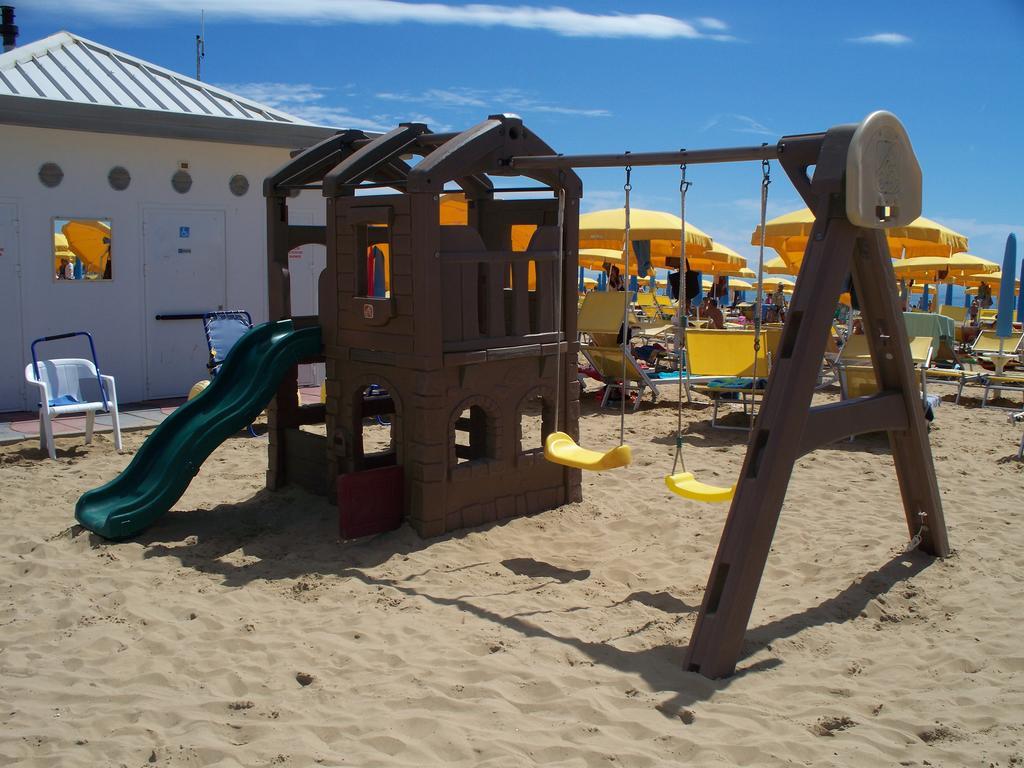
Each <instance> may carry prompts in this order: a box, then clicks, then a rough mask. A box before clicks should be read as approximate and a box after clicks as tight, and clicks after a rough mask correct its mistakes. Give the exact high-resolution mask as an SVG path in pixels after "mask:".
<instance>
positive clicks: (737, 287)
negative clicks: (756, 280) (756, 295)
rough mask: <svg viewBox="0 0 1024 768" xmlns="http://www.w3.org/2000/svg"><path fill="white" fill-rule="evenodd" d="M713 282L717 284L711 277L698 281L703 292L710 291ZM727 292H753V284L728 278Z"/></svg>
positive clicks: (735, 278) (739, 279) (737, 278)
mask: <svg viewBox="0 0 1024 768" xmlns="http://www.w3.org/2000/svg"><path fill="white" fill-rule="evenodd" d="M715 282H717V281H716V280H714V278H711V277H702V278H701V279H700V284H701V285H702V286H704V290H705V291H708V290H711V287H712V286H713V285H714V284H715ZM729 290H730V291H752V290H754V285H753V283H749V282H747V281H746V280H743V279H741V278H739V277H730V278H729ZM783 290H785V289H783Z"/></svg>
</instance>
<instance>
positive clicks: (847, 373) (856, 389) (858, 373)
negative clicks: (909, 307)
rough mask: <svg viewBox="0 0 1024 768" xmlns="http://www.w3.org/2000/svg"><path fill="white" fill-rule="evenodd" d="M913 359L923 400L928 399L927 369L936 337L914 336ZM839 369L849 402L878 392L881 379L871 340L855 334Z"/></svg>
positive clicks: (841, 390)
mask: <svg viewBox="0 0 1024 768" xmlns="http://www.w3.org/2000/svg"><path fill="white" fill-rule="evenodd" d="M909 343H910V357H911V359H912V360H913V361H914V366H915V368H916V371H915V373H916V376H917V381H918V384H920V385H921V397H922V398H927V396H928V391H927V388H928V384H927V376H926V375H925V374H924V371H925V369H927V367H928V365H929V364H930V363H931V359H932V350H933V347H932V343H933V340H932V337H930V336H913V337H911V338H910V339H909ZM837 366H838V368H839V390H840V392H841V393H842V398H843V399H844V400H845V399H847V398H851V397H863V396H865V395H873V394H875V393H876V392H878V380H877V378H876V377H875V369H874V368H873V367H872V365H871V352H870V350H869V349H868V337H867V336H865V335H863V334H855V335H853V336H850V337H849V338H848V339H847V340H846V344H844V345H843V348H842V350H841V351H840V353H839V360H838V361H837Z"/></svg>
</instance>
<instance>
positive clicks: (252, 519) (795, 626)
mask: <svg viewBox="0 0 1024 768" xmlns="http://www.w3.org/2000/svg"><path fill="white" fill-rule="evenodd" d="M715 432H717V430H715ZM722 439H729V438H724V437H723V438H722ZM883 439H884V438H883ZM493 525H501V523H495V524H492V525H491V526H483V527H481V528H476V529H473V530H470V531H462V532H458V533H454V534H449V535H447V536H443V537H440V538H438V539H433V540H430V541H424V540H422V539H420V538H419V537H418V536H417V535H416V534H415V532H414V531H412V529H411V528H410V527H409V526H408V525H405V526H403V527H402V528H400V529H398V530H396V531H392V532H390V533H386V534H381V535H379V536H374V537H368V538H366V539H360V540H356V541H346V542H340V543H339V542H338V541H337V534H336V531H337V528H336V526H337V512H336V509H335V508H334V507H333V506H331V505H329V504H327V503H326V501H324V500H322V499H320V498H318V497H315V496H312V495H309V494H306V493H305V492H303V491H301V490H299V489H288V490H286V491H281V492H269V491H261V492H259V493H257V494H256V495H255V496H254V497H253V498H251V499H249V500H247V501H245V502H241V503H238V504H231V505H221V506H218V507H215V508H213V509H209V510H204V509H199V510H193V511H189V512H175V513H171V514H169V515H167V516H165V517H164V518H163V519H162V520H161V521H159V522H158V523H157V524H156V525H154V526H153V527H152V528H151V529H150V530H148V531H146V532H145V533H144V534H143V535H142V536H140V537H138V538H137V539H136V540H135V541H136V542H138V543H140V544H142V545H143V546H144V547H145V548H146V552H145V557H147V558H158V557H171V558H174V559H176V560H178V561H179V562H180V563H181V565H183V566H185V567H188V568H193V569H195V570H196V571H199V572H202V573H207V574H213V575H216V576H218V577H220V578H221V579H222V580H223V583H224V584H225V585H227V586H231V587H244V586H245V585H246V584H249V583H250V582H252V581H255V580H267V581H275V580H284V579H297V578H300V577H302V576H306V575H309V574H311V573H320V574H333V575H335V576H337V577H340V578H350V579H356V580H358V581H360V582H362V583H364V584H366V585H367V586H368V587H373V588H377V587H385V588H388V589H392V590H395V591H397V592H400V593H402V594H403V595H406V596H408V597H411V598H417V599H421V600H426V601H428V602H430V603H432V604H435V605H438V606H443V607H445V608H449V609H451V610H455V611H461V612H463V613H465V614H469V615H471V616H473V617H475V618H477V619H479V620H480V621H485V622H491V623H494V624H500V625H502V626H504V627H506V628H508V629H510V630H512V631H515V632H518V633H519V634H521V635H522V636H523V637H528V638H539V639H543V640H548V641H554V642H557V643H561V644H563V645H565V646H567V647H570V648H573V649H575V650H576V651H578V652H579V653H581V654H583V655H585V656H587V657H588V658H589V659H591V660H592V661H593V662H594V663H597V664H601V665H605V666H608V667H610V668H613V669H616V670H619V671H621V672H624V673H627V674H631V675H636V676H638V677H640V678H641V679H643V680H644V682H645V683H646V684H647V685H648V686H649V687H650V689H651V690H652V691H654V692H657V693H663V694H668V697H667V698H666V699H665V700H663V701H662V702H661V703H660V704H658V709H659V711H661V712H662V713H663V714H665V715H666V716H668V717H677V716H679V717H688V716H689V715H688V714H687V713H685V712H684V710H685V708H686V707H688V706H690V705H692V704H694V703H696V702H698V701H701V700H705V699H707V698H708V697H710V696H712V695H714V694H715V693H716V692H718V691H722V690H724V689H726V688H727V687H728V686H729V685H730V684H731V683H732V682H733V681H735V680H737V679H740V678H742V677H743V676H745V675H749V674H752V673H756V672H761V671H765V670H769V669H772V668H774V667H777V666H779V665H780V664H782V661H781V660H780V659H779V658H777V657H770V658H762V659H759V660H758V661H756V662H753V663H747V659H749V658H750V657H751V656H752V655H754V654H756V653H760V652H762V651H765V649H769V652H770V644H771V643H772V642H773V641H776V640H779V639H781V638H786V637H791V636H793V635H795V634H797V633H799V632H801V631H802V630H804V629H807V628H809V627H814V626H821V625H825V624H830V623H839V622H844V621H848V620H850V619H853V618H855V617H857V616H858V615H859V614H860V613H861V611H863V610H864V608H865V607H866V606H867V605H868V603H869V602H870V601H871V600H872V599H874V598H875V597H877V596H878V595H881V594H884V593H885V592H887V591H888V590H890V589H892V588H893V586H894V585H896V584H899V583H900V582H902V581H904V580H906V579H909V578H912V577H913V576H914V575H916V574H917V573H919V572H920V571H921V570H922V569H923V568H925V567H926V566H927V565H928V564H930V563H931V562H932V558H930V557H928V556H926V555H924V554H921V553H919V552H912V553H909V554H901V555H899V556H897V557H894V558H892V559H891V560H890V561H889V562H887V563H885V564H884V565H882V566H881V567H880V568H878V569H877V570H874V571H871V572H869V573H867V574H866V575H865V576H864V577H863V578H861V579H860V580H858V581H856V582H854V583H852V584H850V586H849V587H847V588H846V589H844V590H843V591H842V592H840V593H839V594H837V595H835V596H834V597H831V598H828V599H827V600H824V601H823V602H821V603H820V604H818V605H814V606H810V607H808V608H806V609H805V610H803V611H801V612H800V613H795V614H792V615H790V616H787V617H785V618H782V619H778V620H775V621H772V622H770V623H768V624H764V625H762V626H758V627H753V628H750V629H748V631H747V635H746V640H745V642H744V645H743V650H742V655H741V660H740V663H739V664H738V666H737V669H736V673H735V675H733V677H731V678H727V679H721V680H708V679H707V678H704V677H702V676H700V675H697V674H694V673H689V672H684V671H683V660H684V657H685V656H686V651H687V646H686V645H683V644H679V645H673V644H662V645H658V646H654V647H651V648H645V649H641V650H623V649H621V648H618V647H616V645H615V644H614V643H615V641H616V640H618V639H619V638H611V639H609V640H605V641H601V642H592V641H585V640H581V639H580V638H577V637H571V636H569V637H567V636H562V635H559V634H556V633H554V632H552V631H550V630H548V629H545V628H544V627H542V626H539V625H538V624H536V623H534V622H533V621H531V620H530V617H532V616H539V615H541V614H543V613H551V611H537V612H523V613H518V614H513V615H503V614H501V613H498V612H496V611H494V610H491V609H489V608H488V607H486V606H485V605H481V604H479V603H480V602H481V601H486V599H487V597H488V595H487V594H485V593H474V594H467V595H459V596H455V597H445V596H438V595H434V594H431V593H430V591H428V590H426V589H424V588H423V587H422V585H421V584H417V581H418V580H420V579H422V577H423V576H425V575H427V574H428V573H430V572H432V571H437V570H448V569H446V567H445V564H444V563H438V564H437V565H432V566H430V567H429V568H427V569H426V570H423V571H421V572H419V573H413V574H409V575H406V576H403V577H400V578H383V577H379V576H374V575H372V574H371V573H370V572H369V571H370V569H372V568H373V567H374V566H377V565H380V564H381V563H384V562H385V561H387V560H389V559H391V558H394V557H395V556H399V557H401V556H403V555H408V554H412V553H415V552H417V551H421V550H426V549H429V548H431V547H433V546H436V545H437V544H439V543H442V542H445V541H448V540H451V539H458V538H461V537H463V536H467V535H471V534H478V533H479V532H480V531H481V530H487V529H488V528H490V527H493ZM92 544H93V546H96V547H102V546H116V545H112V544H108V543H107V542H104V541H103V540H102V539H99V538H98V537H93V538H92ZM238 551H240V552H241V553H243V554H244V555H245V556H246V562H245V563H244V564H236V563H232V562H229V561H227V560H226V559H224V556H225V555H227V554H229V553H232V552H238ZM494 565H495V563H494V562H483V563H473V564H468V565H463V566H460V568H461V569H465V568H473V567H483V566H492V567H493V566H494ZM501 565H502V566H503V567H505V568H506V569H508V570H510V571H511V572H513V573H516V574H517V575H521V576H527V577H530V578H533V579H536V580H538V583H537V584H536V585H535V586H533V587H530V588H528V589H527V590H526V591H532V590H533V589H540V588H542V587H545V586H549V585H551V584H566V583H568V582H572V581H584V580H586V579H588V578H589V577H590V572H589V570H579V571H569V570H566V569H563V568H560V567H558V566H556V565H553V564H551V563H545V562H543V561H540V560H535V559H532V558H515V559H509V560H505V561H503V562H502V563H501ZM709 567H710V562H709ZM481 583H486V582H481ZM515 591H516V592H523V591H524V590H523V589H522V588H521V587H520V588H517V590H515ZM630 602H636V603H640V604H642V605H645V606H647V607H649V608H653V609H655V610H658V611H661V612H663V613H665V614H666V615H667V616H669V617H672V620H673V621H675V622H677V623H681V622H682V621H683V620H684V618H685V617H686V616H687V615H689V614H692V613H694V612H695V611H696V610H697V609H698V607H699V606H697V605H689V604H687V603H686V602H684V601H683V600H680V599H679V598H677V597H675V596H673V595H671V594H669V593H666V592H657V593H651V592H633V593H632V594H630V595H627V596H625V597H623V598H621V599H619V600H618V601H615V602H612V603H611V604H610V606H614V605H621V604H624V603H630ZM610 606H608V607H610ZM591 607H593V606H591V605H589V604H581V605H579V606H575V607H570V608H566V609H561V610H560V611H557V612H573V611H580V610H586V609H588V608H591ZM651 623H653V622H651ZM642 630H643V627H641V628H640V629H638V630H634V631H631V632H630V633H629V634H631V635H633V634H636V633H637V632H639V631H642Z"/></svg>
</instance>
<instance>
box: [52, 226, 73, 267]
mask: <svg viewBox="0 0 1024 768" xmlns="http://www.w3.org/2000/svg"><path fill="white" fill-rule="evenodd" d="M74 260H75V254H74V253H73V252H72V250H71V249H70V248H69V247H68V239H67V238H66V237H65V236H64V235H62V234H61V233H60V232H54V234H53V273H54V274H55V275H56V274H58V273H59V272H60V270H61V262H62V261H67V262H68V263H70V262H72V261H74ZM61 277H63V275H61Z"/></svg>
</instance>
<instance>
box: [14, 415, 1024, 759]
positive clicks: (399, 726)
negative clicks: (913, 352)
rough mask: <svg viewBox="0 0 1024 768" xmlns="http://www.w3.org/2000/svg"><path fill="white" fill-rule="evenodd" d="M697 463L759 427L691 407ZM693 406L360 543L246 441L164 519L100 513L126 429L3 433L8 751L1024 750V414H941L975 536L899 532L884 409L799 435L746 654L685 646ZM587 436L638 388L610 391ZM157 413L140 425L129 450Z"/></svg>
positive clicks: (710, 473)
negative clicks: (548, 502)
mask: <svg viewBox="0 0 1024 768" xmlns="http://www.w3.org/2000/svg"><path fill="white" fill-rule="evenodd" d="M686 416H687V421H688V422H691V433H690V437H689V438H688V451H687V462H688V466H690V467H691V468H693V469H696V470H698V471H699V472H700V474H701V475H702V476H703V477H704V478H705V479H709V480H716V479H717V480H718V481H720V482H728V481H729V478H730V476H731V475H732V474H734V473H735V472H737V471H738V468H739V464H740V461H741V458H742V453H743V445H742V441H743V439H744V436H743V435H742V434H740V433H736V432H722V431H718V430H715V431H711V430H709V429H708V426H707V425H708V422H707V420H708V418H709V416H710V411H709V409H708V408H707V407H695V408H691V409H688V410H687V411H686ZM674 428H675V411H674V407H673V406H672V405H671V404H670V403H667V404H665V405H663V406H658V407H654V408H644V409H643V410H641V411H640V412H639V413H637V414H635V415H630V416H629V417H628V423H627V437H628V440H629V441H630V442H631V443H632V444H633V445H634V448H635V454H636V457H637V461H636V463H635V464H634V466H632V467H630V468H628V469H626V470H622V471H616V472H613V473H606V474H602V475H593V476H587V477H585V485H584V493H585V501H583V502H582V503H580V504H573V505H569V506H566V507H563V508H561V509H558V510H553V511H550V512H545V513H543V514H539V515H536V516H533V517H529V518H524V519H517V520H512V521H510V522H507V523H505V524H500V525H491V526H485V527H481V528H476V529H472V530H468V531H465V532H463V533H460V534H458V535H453V536H446V537H443V538H439V539H435V540H431V541H423V540H420V539H419V538H417V536H416V535H415V534H414V533H412V531H411V530H410V529H409V528H408V527H404V528H402V529H400V530H398V531H396V532H393V533H389V534H386V535H382V536H378V537H373V538H370V539H366V540H360V541H355V542H340V541H338V539H337V534H336V531H337V516H336V511H335V509H334V508H333V507H331V506H329V505H328V504H327V503H326V502H325V501H323V500H320V499H318V498H316V497H313V496H310V495H308V494H306V493H304V492H302V491H300V490H287V491H284V492H280V493H269V492H267V491H265V490H264V488H263V478H264V471H265V467H266V441H265V438H257V439H252V438H247V437H244V436H239V437H237V438H234V439H231V440H229V441H227V442H226V443H225V444H224V445H223V446H221V447H220V448H219V449H218V450H217V451H216V452H215V453H214V454H213V455H212V456H211V458H210V460H209V461H208V462H207V463H206V464H205V465H204V467H203V468H202V471H201V472H200V473H199V475H198V476H197V477H196V479H195V481H194V482H193V483H192V486H191V487H190V488H189V490H188V492H187V493H186V494H185V496H184V497H183V498H182V499H181V501H180V502H179V503H178V504H177V505H176V506H175V508H174V511H173V512H172V513H171V514H168V515H167V516H165V517H164V518H163V519H162V520H161V521H160V522H159V523H158V524H157V525H154V526H153V527H152V528H151V529H150V530H149V531H147V532H146V533H145V534H144V535H142V536H140V537H139V538H138V539H136V540H133V541H129V542H126V543H120V544H110V543H107V542H104V541H102V540H100V539H98V538H96V537H94V536H92V535H90V534H89V533H87V532H84V531H82V530H81V529H79V528H77V527H75V526H74V520H73V517H72V512H73V507H74V503H75V501H76V499H77V497H78V496H79V494H81V493H82V492H83V491H85V490H87V489H89V488H91V487H94V486H96V485H98V484H101V483H103V482H105V481H107V480H109V479H111V478H113V477H114V476H115V475H116V473H117V472H118V470H119V469H120V468H122V467H124V466H125V465H126V464H127V463H128V461H129V460H130V455H129V454H126V455H122V456H118V455H116V454H115V453H114V452H113V450H112V444H111V440H110V437H109V436H106V435H101V436H99V437H97V439H96V441H95V443H94V445H92V446H89V447H86V446H83V445H82V440H81V438H74V437H72V438H61V439H58V441H57V446H58V456H59V458H58V460H57V461H49V460H45V459H44V458H43V457H42V454H41V453H40V452H39V451H38V449H37V447H36V445H35V443H29V442H24V443H20V444H15V445H8V446H4V447H2V448H0V489H2V491H0V524H2V526H3V527H2V530H3V537H2V543H0V595H2V597H0V764H2V765H32V766H108V765H109V766H122V765H123V766H132V767H133V768H134V767H135V766H208V765H217V766H271V765H274V766H277V765H283V766H309V765H346V766H435V765H436V766H522V765H533V764H540V765H558V766H660V765H678V764H692V765H701V766H708V765H711V766H713V765H814V766H818V765H843V766H878V765H911V766H913V765H932V766H960V765H970V766H974V765H977V766H1011V765H1022V764H1024V678H1022V671H1024V638H1022V622H1021V619H1022V617H1024V554H1022V547H1024V529H1022V524H1024V520H1022V512H1024V465H1022V464H1021V463H1020V462H1018V461H1017V460H1016V459H1015V458H1014V455H1015V453H1016V445H1017V441H1018V440H1019V439H1020V427H1019V426H1016V427H1015V426H1012V425H1010V424H1008V423H1007V421H1006V413H1005V412H1001V411H997V410H993V409H986V410H981V409H979V408H977V407H963V406H959V407H958V406H954V405H952V404H951V403H948V402H947V403H944V404H943V406H942V407H941V408H940V409H939V411H938V418H937V421H936V423H935V426H934V428H933V431H932V433H931V440H932V446H933V450H934V454H935V459H936V467H937V470H938V476H939V484H940V487H941V491H942V498H943V501H944V505H945V510H946V514H947V518H948V521H949V526H950V538H951V541H952V544H953V547H954V548H955V554H954V555H953V556H952V557H950V558H948V559H947V560H944V561H933V560H932V559H931V558H928V557H926V556H924V555H921V554H919V553H910V554H904V551H903V550H904V548H905V547H906V545H907V539H908V536H907V530H906V524H905V522H904V519H903V513H902V508H901V504H900V500H899V494H898V490H897V485H896V480H895V476H894V473H893V470H892V464H891V459H890V456H889V455H888V452H887V443H886V441H885V439H884V437H883V436H867V437H861V438H858V439H857V440H856V441H854V442H852V443H849V442H844V443H841V444H837V445H834V446H832V447H829V448H827V449H824V450H821V451H818V452H816V453H814V454H811V455H809V456H807V457H805V458H804V459H802V460H801V461H800V463H799V466H798V469H797V471H796V472H795V475H794V477H793V481H792V484H791V486H790V492H789V495H788V497H787V500H786V504H785V507H784V509H783V514H782V520H781V523H780V525H779V529H778V532H777V534H776V537H775V541H774V548H773V550H772V553H771V556H770V559H769V563H768V567H767V570H766V572H765V575H764V580H763V582H762V585H761V590H760V593H759V595H758V599H757V603H756V605H755V607H754V612H753V616H752V618H751V622H750V629H749V630H748V633H747V639H746V642H745V646H744V656H743V658H742V660H741V661H740V664H739V667H738V673H737V674H736V675H735V676H734V677H732V678H729V679H726V680H718V681H711V680H707V679H705V678H703V677H700V676H697V675H694V674H691V673H686V672H683V671H682V668H681V667H682V661H683V656H684V654H685V649H686V645H687V643H688V641H689V637H690V632H691V629H692V627H693V622H694V619H695V615H696V613H695V612H696V609H697V608H698V607H699V604H700V600H701V594H702V591H703V589H704V585H705V581H706V579H707V576H708V572H709V570H710V566H711V562H712V559H713V557H714V552H715V548H716V546H717V543H718V537H719V535H720V532H721V526H722V523H723V520H724V517H725V513H726V509H727V508H726V507H725V506H720V505H706V506H700V505H697V504H695V503H692V502H687V501H683V500H681V499H678V498H675V497H671V496H670V495H669V494H668V492H667V491H666V490H664V486H663V484H662V479H661V478H662V476H663V475H664V474H665V472H666V471H667V470H668V468H669V467H670V466H671V457H672V450H673V434H672V433H673V430H674ZM582 432H583V434H584V436H585V441H586V442H587V443H589V444H591V445H601V446H608V445H611V444H613V443H614V442H615V439H616V438H617V434H618V418H617V416H616V415H615V414H609V413H604V414H597V413H595V409H594V406H593V401H592V399H589V398H588V400H587V402H586V404H585V417H584V419H583V423H582ZM145 436H146V433H145V432H133V433H127V434H126V435H125V444H126V448H127V450H128V451H129V452H130V451H132V450H134V449H136V448H137V447H138V446H139V445H140V444H141V441H142V440H143V439H144V438H145Z"/></svg>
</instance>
